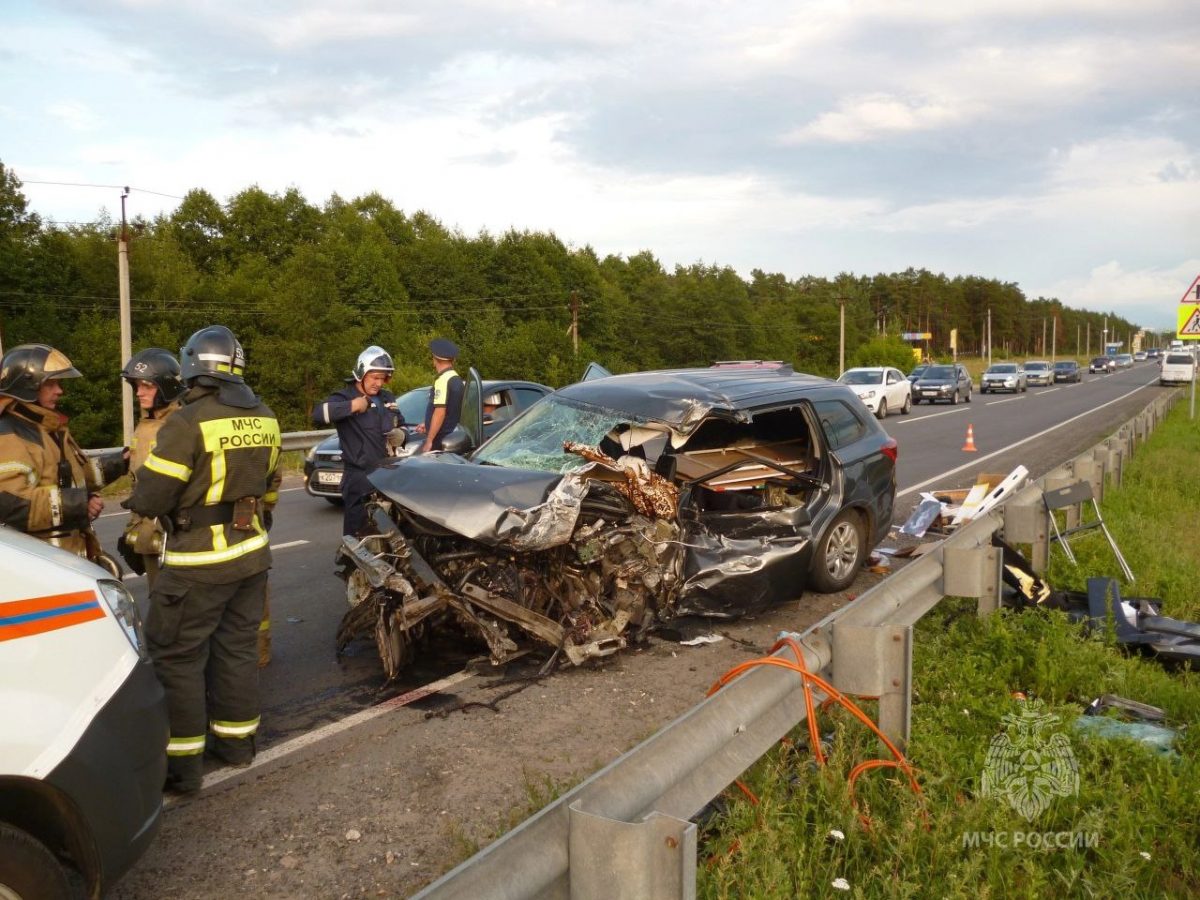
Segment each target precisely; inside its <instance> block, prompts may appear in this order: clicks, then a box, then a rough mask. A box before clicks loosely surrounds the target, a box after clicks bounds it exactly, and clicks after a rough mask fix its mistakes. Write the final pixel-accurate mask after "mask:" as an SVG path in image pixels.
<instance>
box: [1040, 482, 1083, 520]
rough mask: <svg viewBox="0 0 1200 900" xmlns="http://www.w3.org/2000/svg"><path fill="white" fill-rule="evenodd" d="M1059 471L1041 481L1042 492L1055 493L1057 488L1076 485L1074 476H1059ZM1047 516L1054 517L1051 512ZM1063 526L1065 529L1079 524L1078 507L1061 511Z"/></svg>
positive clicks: (1069, 507)
mask: <svg viewBox="0 0 1200 900" xmlns="http://www.w3.org/2000/svg"><path fill="white" fill-rule="evenodd" d="M1059 472H1060V470H1059V469H1055V470H1054V474H1051V475H1047V476H1046V477H1045V478H1044V479H1043V481H1042V490H1045V491H1057V490H1058V489H1059V488H1065V487H1069V486H1071V485H1072V484H1076V483H1077V482H1078V481H1079V479H1078V478H1076V477H1075V476H1074V475H1067V474H1059ZM1049 515H1054V513H1053V512H1051V513H1050V514H1049ZM1063 516H1064V524H1065V525H1066V527H1067V528H1074V527H1075V526H1076V525H1078V524H1079V506H1078V505H1075V506H1068V507H1067V508H1066V509H1064V510H1063Z"/></svg>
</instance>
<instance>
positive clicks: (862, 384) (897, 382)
mask: <svg viewBox="0 0 1200 900" xmlns="http://www.w3.org/2000/svg"><path fill="white" fill-rule="evenodd" d="M838 382H839V383H840V384H845V385H848V386H849V387H850V389H851V390H852V391H854V393H856V394H858V398H859V399H860V400H862V402H863V403H865V404H866V406H867V409H869V410H870V411H871V412H872V413H874V414H875V416H876V418H879V419H882V418H883V417H884V416H886V415H887V414H888V412H890V411H891V410H895V409H898V410H900V412H901V413H902V414H903V415H908V412H909V410H910V409H912V382H911V381H909V380H908V378H907V377H906V376H905V374H904V373H903V372H901V371H900V370H899V369H893V368H892V367H891V366H864V367H861V368H857V369H847V370H846V371H845V372H843V373H842V377H841V378H839V379H838Z"/></svg>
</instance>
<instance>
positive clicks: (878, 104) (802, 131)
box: [781, 94, 968, 144]
mask: <svg viewBox="0 0 1200 900" xmlns="http://www.w3.org/2000/svg"><path fill="white" fill-rule="evenodd" d="M967 117H968V112H967V110H965V109H963V108H957V109H956V108H955V107H954V106H953V105H951V104H949V103H946V102H943V101H941V100H936V99H924V98H922V99H914V100H903V99H900V98H898V97H893V96H889V95H887V94H870V95H867V96H864V97H851V98H848V99H846V100H843V101H842V102H841V104H840V105H839V108H838V110H837V111H835V112H828V113H823V114H822V115H820V116H818V117H817V118H816V119H815V120H814V121H812V122H810V123H809V124H808V125H804V126H802V127H800V128H796V129H793V130H792V131H789V132H788V133H787V134H785V135H784V136H783V137H782V138H781V142H782V143H784V144H800V143H804V142H806V141H810V140H820V141H833V142H836V143H851V142H858V141H863V140H871V139H876V138H881V137H887V136H888V135H889V134H897V133H902V132H909V131H930V130H933V129H937V128H941V127H943V126H945V125H949V124H953V123H956V122H961V121H963V120H964V119H965V118H967Z"/></svg>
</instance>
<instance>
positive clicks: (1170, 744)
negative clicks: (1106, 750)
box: [1074, 715, 1179, 756]
mask: <svg viewBox="0 0 1200 900" xmlns="http://www.w3.org/2000/svg"><path fill="white" fill-rule="evenodd" d="M1074 728H1075V730H1076V731H1078V732H1079V733H1080V734H1083V735H1086V736H1088V737H1099V738H1126V739H1128V740H1132V741H1137V742H1138V743H1140V744H1145V745H1146V746H1147V747H1148V748H1150V749H1151V750H1154V751H1156V752H1157V753H1161V754H1163V755H1171V756H1174V755H1175V739H1176V738H1177V737H1179V733H1178V732H1177V731H1175V729H1173V728H1166V727H1164V726H1162V725H1152V724H1150V723H1149V722H1122V721H1121V720H1120V719H1112V718H1109V717H1108V716H1087V715H1084V716H1080V717H1079V718H1078V719H1076V720H1075V723H1074Z"/></svg>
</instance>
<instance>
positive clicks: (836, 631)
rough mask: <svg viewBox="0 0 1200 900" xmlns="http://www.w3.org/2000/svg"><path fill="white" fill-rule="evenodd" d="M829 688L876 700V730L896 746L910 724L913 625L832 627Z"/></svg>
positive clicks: (846, 624)
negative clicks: (831, 659)
mask: <svg viewBox="0 0 1200 900" xmlns="http://www.w3.org/2000/svg"><path fill="white" fill-rule="evenodd" d="M833 686H834V687H836V688H837V689H838V690H839V691H842V692H843V693H846V694H854V695H856V696H860V697H878V698H879V730H880V731H882V732H883V733H884V734H886V735H887V736H888V739H889V740H891V741H892V743H894V744H896V745H897V746H898V747H901V748H903V747H904V745H905V744H907V743H908V737H909V733H910V726H911V722H912V626H911V625H889V624H883V625H854V624H851V623H849V622H838V623H836V624H835V625H834V626H833Z"/></svg>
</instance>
